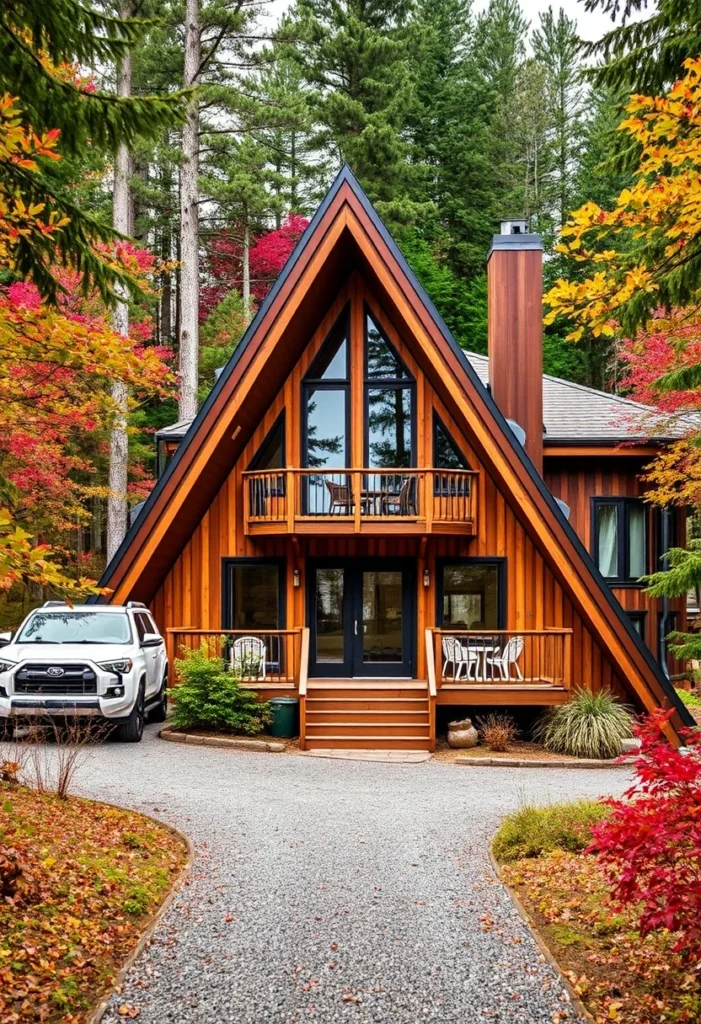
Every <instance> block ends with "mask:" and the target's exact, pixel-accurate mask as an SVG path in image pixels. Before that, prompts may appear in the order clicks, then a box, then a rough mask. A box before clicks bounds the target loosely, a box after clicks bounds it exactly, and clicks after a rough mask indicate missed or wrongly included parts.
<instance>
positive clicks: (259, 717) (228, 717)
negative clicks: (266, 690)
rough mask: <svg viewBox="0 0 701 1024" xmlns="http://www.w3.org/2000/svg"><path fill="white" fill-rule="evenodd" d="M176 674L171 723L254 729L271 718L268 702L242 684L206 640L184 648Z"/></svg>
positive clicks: (244, 729) (189, 726) (179, 725)
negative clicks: (242, 686) (195, 645)
mask: <svg viewBox="0 0 701 1024" xmlns="http://www.w3.org/2000/svg"><path fill="white" fill-rule="evenodd" d="M175 675H176V679H177V680H178V683H179V685H178V686H176V687H175V689H174V690H173V693H172V698H173V704H174V707H175V711H174V713H173V725H175V726H176V727H177V728H179V729H192V728H200V729H220V730H225V731H228V732H246V733H257V732H261V731H262V729H263V726H264V725H265V724H266V723H267V722H269V721H270V718H271V713H270V708H269V707H268V704H267V703H266V702H264V701H259V700H258V696H257V694H256V693H254V692H253V691H252V690H244V689H242V688H241V686H240V685H239V680H238V678H237V677H236V675H234V673H233V672H232V671H231V670H230V669H229V668H228V667H227V665H226V663H225V662H224V660H223V659H222V658H220V657H217V656H215V655H214V653H213V650H212V648H211V647H210V646H208V644H207V643H206V641H203V642H202V644H201V646H200V647H199V648H197V649H195V650H188V649H187V648H183V657H182V658H180V659H178V660H177V661H176V662H175Z"/></svg>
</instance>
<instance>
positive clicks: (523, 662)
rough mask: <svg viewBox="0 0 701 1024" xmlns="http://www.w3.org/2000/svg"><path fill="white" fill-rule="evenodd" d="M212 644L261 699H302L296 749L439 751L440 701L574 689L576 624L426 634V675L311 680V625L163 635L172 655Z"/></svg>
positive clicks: (556, 699) (491, 700)
mask: <svg viewBox="0 0 701 1024" xmlns="http://www.w3.org/2000/svg"><path fill="white" fill-rule="evenodd" d="M203 641H204V643H205V644H206V647H207V651H208V654H209V656H210V657H213V656H220V657H222V658H224V660H225V661H226V662H227V663H228V664H229V665H230V666H231V668H232V670H235V671H237V672H238V673H239V674H240V675H241V677H242V679H243V680H244V683H245V686H246V687H247V688H249V689H252V690H255V691H256V692H257V693H258V694H259V696H260V698H261V699H262V700H266V699H269V698H270V697H274V696H280V695H283V694H284V695H289V696H297V697H298V698H299V702H300V709H299V710H300V745H301V747H302V749H303V750H304V749H314V748H367V749H405V750H406V749H408V750H433V749H434V748H435V743H436V705H455V706H458V707H459V706H463V707H474V706H480V705H482V706H484V705H489V706H492V707H494V706H497V707H498V706H513V705H532V706H543V705H553V704H560V703H564V702H565V701H566V700H567V699H568V697H569V692H570V688H571V678H572V630H571V629H560V628H551V629H544V630H520V631H519V630H495V631H490V632H487V633H485V632H484V631H476V630H446V629H438V628H427V629H425V630H424V635H423V647H424V655H425V666H426V678H425V679H406V678H398V677H394V678H380V677H378V678H372V679H368V678H313V677H312V678H310V676H309V664H310V630H309V629H308V628H307V627H299V628H296V629H284V630H266V631H255V630H251V631H243V630H205V629H190V628H186V627H178V628H173V629H169V630H168V631H167V642H168V654H169V658H170V662H171V679H174V678H175V674H174V671H173V668H172V665H173V659H174V658H175V657H178V656H179V655H180V653H181V651H182V649H183V648H189V649H192V648H197V647H199V646H200V645H201V644H202V643H203Z"/></svg>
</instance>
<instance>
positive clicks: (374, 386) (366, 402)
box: [363, 303, 417, 473]
mask: <svg viewBox="0 0 701 1024" xmlns="http://www.w3.org/2000/svg"><path fill="white" fill-rule="evenodd" d="M368 317H370V318H371V319H372V322H373V323H374V324H375V326H376V327H377V330H378V331H379V333H380V335H381V336H382V340H383V341H384V343H385V345H387V347H388V348H389V350H390V352H391V353H392V355H393V356H394V358H395V359H396V360H397V362H398V363H399V365H400V366H401V367H402V369H403V370H404V372H405V373H406V377H370V376H368ZM370 391H408V392H409V397H410V413H409V414H410V416H411V437H410V452H409V463H410V464H409V465H408V466H388V467H386V468H387V469H416V463H417V427H416V406H417V403H416V378H415V377H414V375H413V374H412V373H410V372H409V369H408V367H407V366H406V364H405V362H404V360H403V359H402V358H401V356H400V355H399V353H398V352H397V350H396V349H395V347H394V345H393V344H392V342H391V341H390V340H389V338H388V337H387V332H386V331H385V330H384V328H383V327H382V324H381V323H380V321H379V319H378V317H377V316H376V315H375V313H374V312H373V311H372V310H371V309H370V306H369V305H368V304H367V303H364V306H363V459H364V461H365V466H366V468H367V469H373V470H375V469H376V470H377V472H378V473H381V472H382V469H383V467H379V466H370Z"/></svg>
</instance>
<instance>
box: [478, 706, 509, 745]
mask: <svg viewBox="0 0 701 1024" xmlns="http://www.w3.org/2000/svg"><path fill="white" fill-rule="evenodd" d="M477 727H478V729H479V734H480V738H481V740H482V742H483V743H484V744H486V746H487V747H489V749H490V750H493V751H494V752H495V753H500V754H501V753H504V751H506V750H508V749H509V746H510V745H511V744H512V743H513V741H514V740H515V739H516V737H517V736H518V729H517V728H516V723H515V722H514V720H513V718H510V717H509V715H495V714H492V715H485V717H484V718H478V719H477Z"/></svg>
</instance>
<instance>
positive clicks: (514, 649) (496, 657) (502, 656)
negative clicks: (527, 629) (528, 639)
mask: <svg viewBox="0 0 701 1024" xmlns="http://www.w3.org/2000/svg"><path fill="white" fill-rule="evenodd" d="M524 644H525V640H524V639H523V637H522V636H512V637H511V639H510V640H509V641H508V642H507V644H506V645H505V647H504V649H503V650H502V651H500V650H499V648H497V649H496V650H495V651H494V652H493V653H492V654H486V655H485V657H484V663H485V666H486V665H489V666H490V667H491V669H492V676H494V669H498V671H499V675H500V676H501V678H502V679H503V680H505V681H506V682H508V681H509V680H510V679H511V666H512V665H513V667H514V668H515V670H516V678H517V679H523V673H522V672H521V668H520V666H519V663H518V659H519V658H520V657H521V655H522V653H523V647H524Z"/></svg>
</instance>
